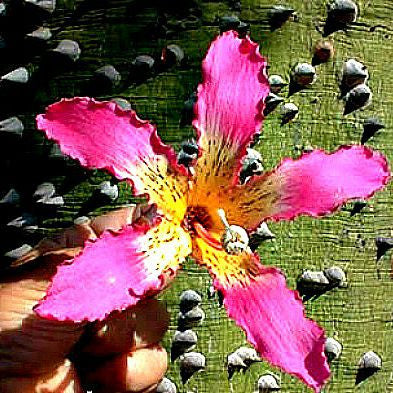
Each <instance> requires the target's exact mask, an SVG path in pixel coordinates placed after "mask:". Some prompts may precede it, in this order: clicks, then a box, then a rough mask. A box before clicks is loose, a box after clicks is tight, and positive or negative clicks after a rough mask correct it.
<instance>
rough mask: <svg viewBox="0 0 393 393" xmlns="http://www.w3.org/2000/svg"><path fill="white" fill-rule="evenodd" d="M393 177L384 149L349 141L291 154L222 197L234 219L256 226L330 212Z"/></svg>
mask: <svg viewBox="0 0 393 393" xmlns="http://www.w3.org/2000/svg"><path fill="white" fill-rule="evenodd" d="M389 178H390V171H389V168H388V164H387V162H386V158H385V157H384V156H383V155H382V154H380V153H378V152H375V151H373V150H371V149H369V148H367V147H364V146H356V145H355V146H344V147H341V148H340V149H339V150H337V151H336V152H334V153H331V154H328V153H326V152H324V151H322V150H314V151H313V152H311V153H309V154H304V155H303V156H302V157H300V158H299V159H297V160H292V159H290V158H287V159H285V160H283V161H282V163H281V164H280V165H279V166H278V167H277V169H275V170H274V171H273V172H271V173H268V174H266V175H264V176H261V177H259V178H255V179H253V180H251V181H250V182H249V183H248V184H246V185H244V186H240V187H237V188H236V189H233V190H232V193H231V194H230V195H229V196H225V195H224V196H223V197H222V198H223V200H225V201H227V203H226V209H227V210H226V212H227V215H228V220H229V222H231V223H234V224H237V225H241V226H244V227H246V228H248V229H254V228H256V227H257V226H258V224H259V223H260V222H261V221H263V220H266V219H273V220H282V219H284V220H290V219H292V218H294V217H296V216H298V215H301V214H305V215H309V216H313V217H318V216H322V215H325V214H329V213H331V212H333V211H334V210H336V209H337V208H338V207H340V206H341V205H342V204H344V203H345V202H346V201H348V200H350V199H356V198H363V199H365V198H370V197H371V196H372V195H373V194H374V193H375V192H376V191H377V190H379V189H381V188H383V186H384V185H386V184H387V182H388V181H389ZM230 199H231V200H232V201H233V202H232V204H231V206H229V200H230Z"/></svg>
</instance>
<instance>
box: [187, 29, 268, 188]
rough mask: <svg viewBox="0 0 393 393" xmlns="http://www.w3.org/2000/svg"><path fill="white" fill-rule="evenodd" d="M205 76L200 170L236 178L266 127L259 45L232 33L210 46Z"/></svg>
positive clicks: (198, 124)
mask: <svg viewBox="0 0 393 393" xmlns="http://www.w3.org/2000/svg"><path fill="white" fill-rule="evenodd" d="M202 73H203V82H202V84H200V85H199V87H198V101H197V103H196V109H195V111H196V119H195V120H194V122H193V125H194V127H195V128H196V130H197V132H198V134H199V135H200V139H199V145H200V147H201V149H202V157H201V158H200V159H199V160H198V161H200V162H202V163H203V167H204V168H201V170H200V171H201V172H203V173H208V174H209V175H213V174H214V176H215V177H217V178H218V177H225V176H229V177H230V178H233V177H235V174H234V173H233V172H235V170H236V169H237V168H238V166H239V162H238V160H239V158H241V157H242V156H243V155H244V154H245V149H246V147H247V145H248V144H249V143H250V141H251V140H252V139H253V136H254V134H255V133H257V132H259V130H260V128H261V124H262V120H263V115H262V111H263V108H264V100H265V98H266V96H267V95H268V93H269V84H268V81H267V77H266V61H265V59H264V58H263V57H262V56H261V55H260V54H259V51H258V45H257V44H256V43H254V42H252V41H251V40H250V39H249V38H248V37H247V38H244V39H241V38H239V37H238V34H237V33H236V32H234V31H228V32H225V33H223V34H222V35H221V36H219V37H218V38H217V39H216V40H215V41H213V42H212V44H211V45H210V48H209V51H208V53H207V55H206V57H205V60H204V61H203V64H202ZM221 150H224V151H223V153H222V157H221V153H220V152H221ZM205 160H207V162H206V163H205ZM218 167H222V169H221V172H222V173H219V172H220V169H219V168H218ZM197 169H198V168H197ZM197 172H198V170H197ZM197 174H198V173H197ZM198 175H199V174H198ZM235 178H236V177H235ZM198 180H199V179H198ZM202 181H203V180H202ZM226 182H228V179H226Z"/></svg>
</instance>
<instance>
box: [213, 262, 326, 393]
mask: <svg viewBox="0 0 393 393" xmlns="http://www.w3.org/2000/svg"><path fill="white" fill-rule="evenodd" d="M259 270H260V272H259V273H260V274H259V275H257V276H256V277H250V278H249V282H248V283H242V282H238V283H236V284H232V285H227V284H223V283H222V282H221V283H220V282H219V281H218V280H217V279H216V280H215V283H214V284H215V286H216V287H217V288H218V289H220V290H221V291H222V294H223V295H224V305H225V308H226V310H227V312H228V315H229V316H230V317H231V318H232V319H234V321H235V322H236V324H238V325H239V326H240V327H241V328H243V329H244V331H245V332H246V334H247V339H248V341H249V342H250V343H251V344H253V345H254V346H255V348H256V349H257V350H258V352H259V353H260V355H261V356H262V357H264V358H265V359H266V360H268V361H269V362H270V363H271V364H273V365H275V366H278V367H280V368H281V369H282V370H284V371H286V372H288V373H290V374H292V375H295V376H297V377H298V378H300V379H301V380H302V381H304V382H305V383H306V384H307V385H308V386H309V387H311V388H312V389H313V390H314V391H315V392H320V390H321V388H322V386H323V385H324V384H325V382H326V380H327V379H328V378H329V375H330V372H329V366H328V364H327V361H326V357H325V354H324V343H325V335H324V332H323V330H322V328H321V327H319V326H318V325H317V324H316V323H315V322H314V321H312V320H310V319H308V318H306V317H305V315H304V310H303V304H302V302H301V300H300V298H299V295H298V293H297V292H295V291H292V290H290V289H288V288H287V287H286V284H285V278H284V276H283V274H282V273H281V272H280V271H279V270H278V269H275V268H266V267H262V266H261V265H259Z"/></svg>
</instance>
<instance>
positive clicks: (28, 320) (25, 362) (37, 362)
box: [0, 268, 83, 379]
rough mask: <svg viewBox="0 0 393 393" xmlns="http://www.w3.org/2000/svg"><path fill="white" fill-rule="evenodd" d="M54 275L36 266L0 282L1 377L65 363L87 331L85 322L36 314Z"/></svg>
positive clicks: (41, 369) (32, 372)
mask: <svg viewBox="0 0 393 393" xmlns="http://www.w3.org/2000/svg"><path fill="white" fill-rule="evenodd" d="M49 270H50V269H49ZM50 274H51V272H50V271H48V269H44V268H41V269H36V270H35V271H34V272H29V273H25V274H24V277H23V278H21V279H19V280H18V281H14V282H7V283H3V284H1V285H0V379H1V378H3V377H6V376H26V375H29V374H30V375H37V374H42V373H45V372H49V371H50V370H52V369H53V367H57V366H58V365H59V364H62V362H63V361H64V358H65V357H66V355H67V353H68V352H69V351H70V349H71V348H72V347H73V346H74V345H75V343H76V342H77V341H78V340H79V338H80V336H81V334H82V332H83V325H82V324H71V323H59V322H56V321H50V320H45V319H42V318H40V317H38V316H37V315H35V313H34V311H33V307H34V306H35V305H36V304H37V302H38V301H39V300H40V299H41V298H42V297H43V296H44V295H45V292H46V288H47V286H48V276H50Z"/></svg>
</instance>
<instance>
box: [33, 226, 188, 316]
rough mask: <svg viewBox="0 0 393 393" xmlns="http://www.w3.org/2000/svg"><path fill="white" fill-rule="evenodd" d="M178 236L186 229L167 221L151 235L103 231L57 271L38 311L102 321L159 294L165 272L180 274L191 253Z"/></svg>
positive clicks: (137, 230) (132, 229)
mask: <svg viewBox="0 0 393 393" xmlns="http://www.w3.org/2000/svg"><path fill="white" fill-rule="evenodd" d="M171 225H172V226H171ZM178 231H183V230H182V229H181V228H179V227H174V226H173V224H170V223H168V222H167V221H163V222H162V223H161V224H159V225H158V226H156V227H153V228H152V229H150V230H148V227H147V226H143V227H142V226H127V227H125V228H124V229H122V230H121V231H120V232H117V233H115V232H104V233H103V235H102V236H101V237H100V238H99V239H98V240H97V241H94V242H88V243H86V246H85V248H84V250H83V252H82V253H81V254H80V255H79V256H77V257H76V258H74V259H73V260H72V261H68V262H67V263H65V264H63V265H61V266H60V267H59V268H58V271H57V273H56V275H55V276H54V278H53V280H52V284H51V286H50V288H49V290H48V292H47V296H46V297H45V298H44V299H43V300H42V301H41V302H40V303H39V305H38V307H37V308H36V309H35V311H36V312H37V313H38V315H40V316H41V317H44V318H49V319H55V320H59V321H74V322H79V321H83V320H88V321H94V320H102V319H104V318H105V317H106V316H107V315H108V314H109V313H110V312H112V311H114V310H124V309H125V308H127V307H129V306H132V305H135V304H136V303H137V302H138V301H139V300H140V299H143V298H145V297H147V296H150V295H152V294H153V293H157V292H159V291H160V290H161V289H162V288H163V286H164V285H165V282H164V279H163V277H162V276H161V273H163V272H164V271H166V270H168V269H171V270H176V268H177V267H178V265H179V264H180V263H181V262H182V260H183V259H184V257H185V256H186V255H188V254H189V253H190V251H191V246H190V245H189V246H188V247H187V238H181V237H180V235H179V234H178V233H177V232H178ZM183 232H184V231H183ZM183 232H182V233H183ZM183 235H184V236H185V235H187V234H185V233H184V234H183ZM187 236H188V235H187ZM168 237H170V238H171V239H172V240H168ZM180 243H182V244H180ZM180 246H183V248H182V249H180ZM167 247H169V250H170V251H168V248H167ZM166 257H167V258H166Z"/></svg>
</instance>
